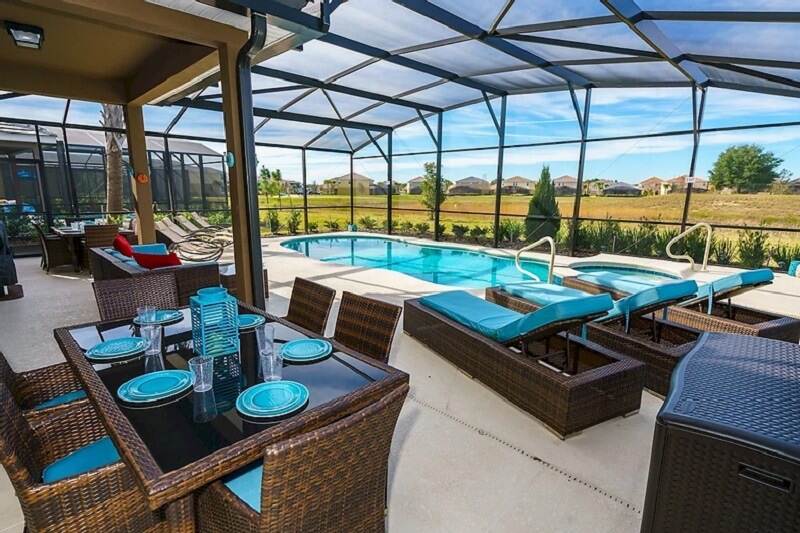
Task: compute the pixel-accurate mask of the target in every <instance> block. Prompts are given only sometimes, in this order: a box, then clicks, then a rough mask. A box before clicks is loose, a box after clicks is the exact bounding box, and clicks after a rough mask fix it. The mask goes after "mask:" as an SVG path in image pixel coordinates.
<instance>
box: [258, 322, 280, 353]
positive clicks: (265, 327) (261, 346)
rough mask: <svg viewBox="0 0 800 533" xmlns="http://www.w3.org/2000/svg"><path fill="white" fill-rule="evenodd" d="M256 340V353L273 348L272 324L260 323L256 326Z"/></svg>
mask: <svg viewBox="0 0 800 533" xmlns="http://www.w3.org/2000/svg"><path fill="white" fill-rule="evenodd" d="M256 341H257V343H258V353H261V352H263V351H264V350H267V349H269V350H270V351H271V350H272V349H273V347H274V345H275V326H273V325H272V324H262V325H261V326H258V327H257V328H256Z"/></svg>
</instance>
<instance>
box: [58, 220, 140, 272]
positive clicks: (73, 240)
mask: <svg viewBox="0 0 800 533" xmlns="http://www.w3.org/2000/svg"><path fill="white" fill-rule="evenodd" d="M50 229H52V230H53V233H55V234H56V235H58V236H59V237H61V239H62V240H63V241H65V242H66V243H67V247H68V248H69V253H70V256H71V257H72V268H73V269H74V270H75V272H80V270H81V266H82V265H81V257H82V255H83V245H82V242H81V241H82V240H83V238H84V237H86V232H85V231H83V230H80V229H72V227H70V226H52V227H51V228H50ZM135 233H136V232H135V231H133V230H129V229H122V228H120V230H119V234H120V235H134V234H135Z"/></svg>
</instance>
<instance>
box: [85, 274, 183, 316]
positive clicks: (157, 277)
mask: <svg viewBox="0 0 800 533" xmlns="http://www.w3.org/2000/svg"><path fill="white" fill-rule="evenodd" d="M92 287H93V288H94V297H95V300H97V309H98V310H99V311H100V320H104V321H105V320H119V319H121V318H131V317H134V316H136V308H137V307H139V306H142V305H153V306H155V307H156V308H157V309H177V308H178V307H179V302H178V285H177V282H176V281H175V274H173V273H171V272H165V273H162V274H155V273H153V274H147V275H143V276H134V277H132V278H120V279H108V280H102V281H95V282H93V283H92Z"/></svg>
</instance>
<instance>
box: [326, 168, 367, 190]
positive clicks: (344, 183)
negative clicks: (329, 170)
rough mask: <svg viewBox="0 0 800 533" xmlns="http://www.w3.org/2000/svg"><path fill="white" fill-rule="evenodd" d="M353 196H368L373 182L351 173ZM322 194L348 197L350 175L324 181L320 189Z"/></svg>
mask: <svg viewBox="0 0 800 533" xmlns="http://www.w3.org/2000/svg"><path fill="white" fill-rule="evenodd" d="M352 182H353V195H354V196H369V195H370V191H371V188H372V185H373V180H371V179H370V178H368V177H366V176H362V175H361V174H358V173H357V172H356V173H353V180H352ZM320 192H322V194H335V195H337V196H348V195H350V174H345V175H344V176H339V177H338V178H332V179H329V180H325V183H323V184H322V187H320Z"/></svg>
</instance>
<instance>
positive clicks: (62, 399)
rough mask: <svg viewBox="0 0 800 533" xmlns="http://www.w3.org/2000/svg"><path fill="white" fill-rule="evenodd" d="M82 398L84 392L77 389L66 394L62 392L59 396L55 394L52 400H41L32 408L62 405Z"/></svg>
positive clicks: (84, 396) (84, 395)
mask: <svg viewBox="0 0 800 533" xmlns="http://www.w3.org/2000/svg"><path fill="white" fill-rule="evenodd" d="M82 398H86V392H84V391H83V390H81V389H78V390H74V391H72V392H68V393H66V394H62V395H61V396H56V397H55V398H53V399H52V400H47V401H46V402H42V403H40V404H39V405H37V406H36V407H34V409H46V408H48V407H55V406H56V405H64V404H65V403H69V402H74V401H75V400H80V399H82Z"/></svg>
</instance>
